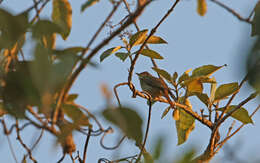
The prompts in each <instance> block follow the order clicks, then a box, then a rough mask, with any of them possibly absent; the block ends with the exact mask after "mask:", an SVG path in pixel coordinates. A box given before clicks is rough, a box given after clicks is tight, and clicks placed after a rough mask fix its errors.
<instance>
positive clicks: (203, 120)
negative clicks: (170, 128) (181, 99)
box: [135, 90, 213, 129]
mask: <svg viewBox="0 0 260 163" xmlns="http://www.w3.org/2000/svg"><path fill="white" fill-rule="evenodd" d="M135 94H136V95H138V96H140V97H142V98H145V99H149V97H148V96H147V95H145V94H143V93H141V92H139V91H137V90H136V91H135ZM153 100H154V101H159V102H164V103H167V104H168V103H169V102H168V100H166V99H164V98H155V99H153ZM173 103H174V105H175V106H177V107H180V108H181V109H183V110H184V111H185V112H186V113H188V114H190V115H191V116H192V117H194V118H195V119H197V120H198V121H200V122H201V123H202V124H204V125H205V126H207V127H209V128H210V129H212V128H213V123H212V122H211V121H209V120H208V119H205V118H202V117H201V116H200V115H199V114H198V113H196V112H194V111H192V110H190V109H189V107H188V106H186V105H183V104H180V103H177V102H174V101H173Z"/></svg>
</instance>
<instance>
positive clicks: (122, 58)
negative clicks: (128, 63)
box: [115, 52, 129, 62]
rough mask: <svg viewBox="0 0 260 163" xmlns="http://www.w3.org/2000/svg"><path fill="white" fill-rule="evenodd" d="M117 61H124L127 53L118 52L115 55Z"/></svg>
mask: <svg viewBox="0 0 260 163" xmlns="http://www.w3.org/2000/svg"><path fill="white" fill-rule="evenodd" d="M115 56H117V57H118V58H119V59H121V60H122V61H123V62H124V61H125V60H126V58H127V57H128V56H129V53H121V52H118V53H116V54H115Z"/></svg>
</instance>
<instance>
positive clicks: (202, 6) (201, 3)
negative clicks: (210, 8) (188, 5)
mask: <svg viewBox="0 0 260 163" xmlns="http://www.w3.org/2000/svg"><path fill="white" fill-rule="evenodd" d="M197 12H198V14H199V15H200V16H204V15H205V14H206V12H207V3H206V0H198V6H197Z"/></svg>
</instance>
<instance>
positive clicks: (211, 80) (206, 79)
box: [200, 76, 216, 83]
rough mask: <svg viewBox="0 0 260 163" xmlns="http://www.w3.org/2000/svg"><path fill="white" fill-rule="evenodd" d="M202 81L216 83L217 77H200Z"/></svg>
mask: <svg viewBox="0 0 260 163" xmlns="http://www.w3.org/2000/svg"><path fill="white" fill-rule="evenodd" d="M200 82H201V83H216V79H215V78H214V77H213V78H209V77H204V76H202V77H200Z"/></svg>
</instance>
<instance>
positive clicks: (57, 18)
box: [52, 0, 72, 40]
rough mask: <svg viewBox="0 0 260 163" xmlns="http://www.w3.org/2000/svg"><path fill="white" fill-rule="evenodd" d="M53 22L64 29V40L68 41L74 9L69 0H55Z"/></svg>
mask: <svg viewBox="0 0 260 163" xmlns="http://www.w3.org/2000/svg"><path fill="white" fill-rule="evenodd" d="M52 8H53V9H52V20H53V22H54V23H56V24H57V25H59V26H60V28H61V29H62V34H61V35H62V38H63V40H66V39H67V37H68V36H69V34H70V31H71V25H72V8H71V5H70V3H69V1H68V0H53V3H52Z"/></svg>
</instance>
